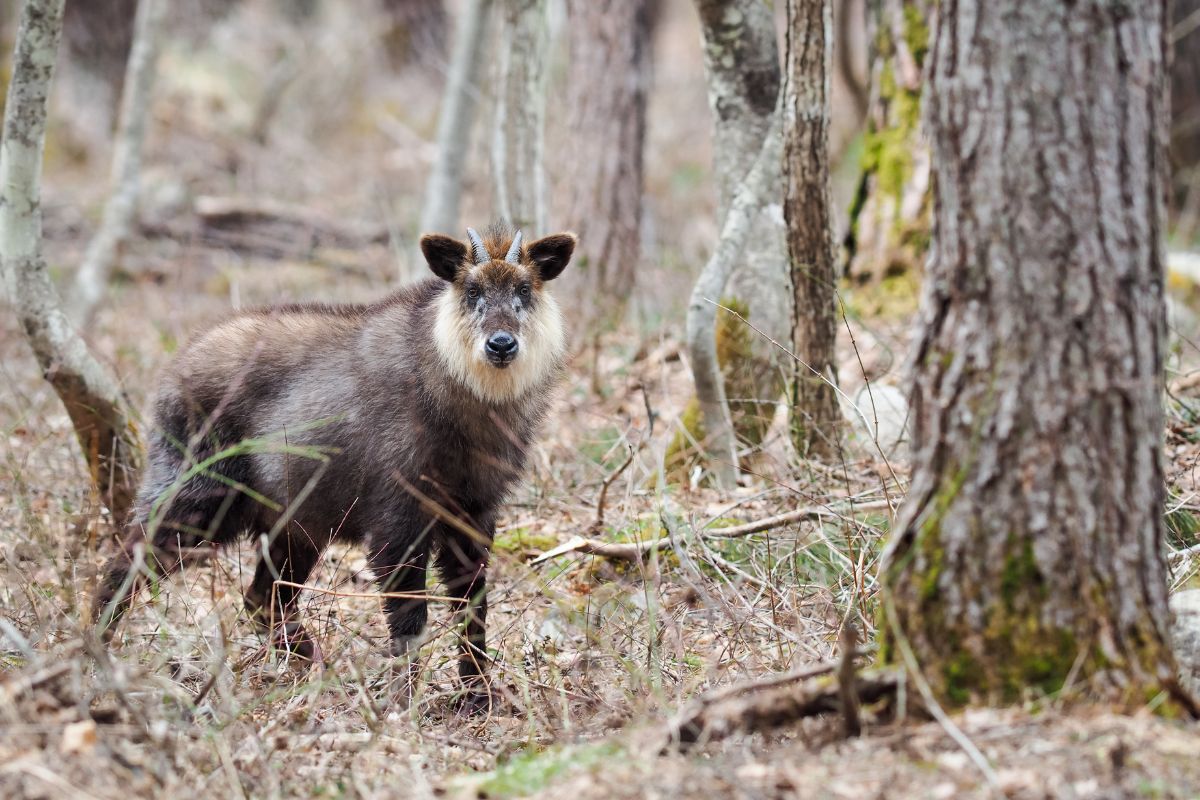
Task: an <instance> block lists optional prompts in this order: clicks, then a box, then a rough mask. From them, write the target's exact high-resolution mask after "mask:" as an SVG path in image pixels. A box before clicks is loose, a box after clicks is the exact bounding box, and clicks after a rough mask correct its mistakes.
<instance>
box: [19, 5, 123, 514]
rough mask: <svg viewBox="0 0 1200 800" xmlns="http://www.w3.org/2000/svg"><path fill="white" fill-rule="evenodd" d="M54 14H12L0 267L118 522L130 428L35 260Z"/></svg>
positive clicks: (58, 17)
mask: <svg viewBox="0 0 1200 800" xmlns="http://www.w3.org/2000/svg"><path fill="white" fill-rule="evenodd" d="M62 21H63V0H26V2H25V5H24V6H23V8H22V11H21V23H20V28H19V30H18V32H17V44H16V58H15V59H14V63H15V68H14V70H13V75H12V81H11V83H10V84H9V90H8V101H7V103H6V107H5V116H4V138H3V144H2V145H0V266H2V267H3V272H4V277H5V280H6V282H7V285H8V291H9V296H10V298H11V299H12V303H13V307H14V309H15V310H16V312H17V316H18V318H19V320H20V322H21V327H22V328H23V329H24V331H25V334H26V336H27V337H28V339H29V344H30V346H31V347H32V348H33V352H34V355H35V356H36V357H37V361H38V364H39V366H40V367H41V368H42V371H43V373H44V374H45V376H46V379H47V380H48V381H49V382H50V385H51V386H53V387H54V391H55V392H56V393H57V394H58V396H59V398H60V399H61V400H62V402H63V405H64V406H65V407H66V410H67V414H68V415H69V416H70V418H71V423H72V424H73V425H74V427H75V434H76V436H77V437H78V439H79V444H80V446H81V447H82V448H83V455H84V458H85V459H86V460H87V463H88V467H89V469H90V471H91V476H92V480H93V481H94V482H95V485H96V488H97V490H98V491H99V493H100V497H101V498H102V499H103V501H104V502H105V504H106V505H107V506H108V508H109V509H110V510H111V511H112V513H113V516H114V517H115V518H116V520H117V521H118V522H120V521H122V520H123V519H124V517H125V514H126V511H127V510H128V508H129V504H130V502H131V501H132V499H133V494H134V491H135V488H136V476H137V471H138V470H137V467H138V458H139V457H140V453H141V448H140V445H139V442H138V440H137V429H136V426H135V424H134V421H133V416H132V414H131V412H130V409H129V407H128V406H127V404H126V402H125V399H124V397H123V396H122V395H121V391H120V388H119V387H118V386H117V384H116V382H115V381H114V380H113V378H112V377H111V376H110V375H109V374H108V373H107V372H106V371H105V370H104V368H103V367H101V366H100V364H99V363H98V362H97V361H96V360H95V359H94V358H93V357H92V355H91V353H90V352H89V351H88V349H87V345H86V344H84V342H83V340H82V339H80V338H79V336H78V335H77V334H76V333H75V331H74V329H72V327H71V325H70V323H69V322H68V320H67V318H66V315H65V314H64V313H63V311H62V308H61V306H60V304H59V300H58V294H57V293H56V292H55V290H54V285H53V284H52V283H51V281H50V276H49V274H48V272H47V270H46V261H45V259H44V258H43V257H42V217H41V203H40V194H41V191H40V184H41V169H42V152H43V150H44V148H45V143H46V102H47V98H48V96H49V93H50V82H51V80H52V78H53V75H54V65H55V56H56V52H57V49H58V41H59V37H60V35H61V33H62Z"/></svg>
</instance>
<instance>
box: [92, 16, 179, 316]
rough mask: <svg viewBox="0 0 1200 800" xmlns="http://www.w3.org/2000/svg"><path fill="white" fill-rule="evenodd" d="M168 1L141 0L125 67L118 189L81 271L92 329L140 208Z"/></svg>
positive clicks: (116, 150)
mask: <svg viewBox="0 0 1200 800" xmlns="http://www.w3.org/2000/svg"><path fill="white" fill-rule="evenodd" d="M167 2H168V0H140V2H139V3H138V8H137V19H136V20H135V21H134V29H135V32H134V40H133V47H132V48H131V49H130V51H129V65H128V67H127V69H126V71H125V91H124V92H123V93H122V96H121V117H120V120H119V123H118V125H117V136H116V141H115V143H114V147H113V163H112V194H111V195H110V196H109V198H108V203H107V204H105V206H104V217H103V219H102V220H101V222H100V229H99V230H97V231H96V235H95V236H93V237H92V240H91V242H90V243H89V244H88V249H87V252H86V253H85V254H84V257H83V263H82V264H81V265H80V267H79V271H78V272H77V273H76V274H75V291H74V297H73V298H72V302H71V304H70V306H71V316H72V318H73V319H74V320H75V321H76V322H77V323H78V324H79V325H80V326H81V327H84V328H86V327H87V326H88V324H89V323H90V322H91V319H92V315H93V314H94V313H95V311H96V306H97V304H98V303H99V302H100V299H101V298H102V297H103V296H104V292H105V290H106V289H107V288H108V281H109V276H110V275H111V274H112V270H113V267H114V266H115V265H116V261H117V252H118V250H120V248H121V246H122V245H123V244H124V243H125V240H126V239H127V238H129V234H130V231H131V230H132V228H133V224H134V222H135V217H136V216H137V207H138V189H139V183H138V182H139V180H140V178H141V171H142V145H143V142H144V141H145V139H146V122H147V118H148V117H149V115H150V101H151V98H152V97H153V94H154V78H155V75H156V73H157V72H158V50H159V40H160V39H161V38H162V28H163V24H162V23H163V14H164V12H165V11H166V5H167Z"/></svg>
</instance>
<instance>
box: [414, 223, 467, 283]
mask: <svg viewBox="0 0 1200 800" xmlns="http://www.w3.org/2000/svg"><path fill="white" fill-rule="evenodd" d="M421 252H422V253H424V254H425V260H426V261H427V262H428V263H429V269H431V270H432V271H433V274H434V275H437V276H438V277H439V278H441V279H442V280H444V281H453V280H454V278H455V276H456V275H458V268H459V267H461V266H462V264H463V262H464V261H466V260H467V246H466V245H465V244H463V243H462V242H460V241H458V240H457V239H451V238H450V237H449V236H442V235H441V234H440V233H427V234H425V235H424V236H422V237H421Z"/></svg>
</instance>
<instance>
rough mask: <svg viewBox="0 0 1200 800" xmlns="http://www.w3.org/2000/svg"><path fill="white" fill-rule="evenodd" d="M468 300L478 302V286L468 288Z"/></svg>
mask: <svg viewBox="0 0 1200 800" xmlns="http://www.w3.org/2000/svg"><path fill="white" fill-rule="evenodd" d="M467 299H468V300H478V299H479V287H477V286H470V287H468V288H467Z"/></svg>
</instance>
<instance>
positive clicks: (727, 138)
mask: <svg viewBox="0 0 1200 800" xmlns="http://www.w3.org/2000/svg"><path fill="white" fill-rule="evenodd" d="M696 10H697V11H698V12H699V15H700V26H701V32H702V34H703V45H704V67H705V73H706V76H707V79H708V104H709V109H710V110H711V112H712V124H713V167H714V170H715V172H716V184H717V219H718V220H723V219H724V218H725V216H726V215H727V214H728V213H729V209H730V206H731V204H732V202H733V198H734V195H735V194H736V193H737V191H738V188H739V186H740V185H741V183H742V181H743V179H744V178H745V176H746V175H747V174H748V173H749V172H750V169H751V167H752V166H753V164H754V161H755V159H756V158H757V157H758V155H759V152H760V151H761V149H762V146H763V141H764V137H765V136H766V134H767V131H768V130H769V129H770V127H771V123H772V117H773V115H774V113H775V112H776V110H777V108H778V103H777V100H778V95H779V90H780V86H781V85H782V82H783V81H782V74H781V72H780V66H779V48H778V46H777V45H776V31H775V18H774V14H773V12H772V10H771V6H770V4H769V3H764V2H761V0H696ZM765 179H766V180H767V181H768V183H767V185H766V194H765V202H764V203H763V204H762V206H761V207H760V208H759V209H758V210H757V211H756V212H755V214H754V217H753V219H752V220H751V225H750V230H749V233H748V236H747V239H746V246H745V249H744V250H743V251H742V252H741V253H740V254H739V259H738V262H737V264H736V268H735V270H734V273H733V275H732V278H731V279H730V282H729V285H728V287H727V288H726V291H725V295H724V296H722V297H714V298H710V299H712V300H725V301H728V303H732V304H733V305H734V306H737V307H739V308H742V309H744V310H745V311H746V314H747V316H748V317H749V319H750V320H751V321H752V322H753V324H754V326H755V327H757V328H758V329H759V330H761V331H762V332H763V333H765V334H766V335H767V336H769V337H770V338H772V339H774V340H775V341H777V342H786V341H787V340H788V337H789V336H790V335H791V319H792V298H791V294H792V293H791V286H790V281H789V278H788V261H787V243H786V240H785V232H784V226H783V213H782V205H781V203H782V197H783V178H782V170H778V171H772V172H769V173H768V174H767V175H766V176H765ZM749 343H750V347H749V350H748V352H745V353H742V354H740V355H739V356H738V357H735V358H733V359H732V360H731V361H730V363H728V364H726V365H724V373H725V383H726V389H727V393H728V395H729V400H730V407H731V408H730V410H731V414H732V417H733V424H734V428H735V430H736V431H737V435H738V438H739V439H740V440H741V441H742V442H743V443H746V444H749V445H758V444H759V443H760V442H761V441H762V438H763V436H764V435H765V434H766V430H767V428H768V427H769V426H770V423H771V419H772V418H773V417H774V416H775V409H776V408H777V407H778V406H777V404H778V402H779V399H780V397H781V396H782V395H783V390H784V384H785V377H786V374H787V371H788V370H789V369H790V367H789V365H787V364H786V363H785V362H784V359H783V358H782V357H781V355H782V354H781V352H780V351H779V349H778V348H777V347H775V346H774V345H772V344H771V343H770V342H769V341H767V340H766V339H764V338H763V337H760V336H758V335H757V334H755V335H754V336H753V337H751V338H750V339H749Z"/></svg>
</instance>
